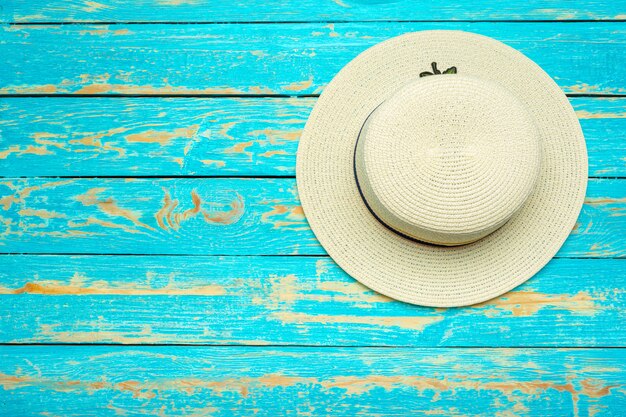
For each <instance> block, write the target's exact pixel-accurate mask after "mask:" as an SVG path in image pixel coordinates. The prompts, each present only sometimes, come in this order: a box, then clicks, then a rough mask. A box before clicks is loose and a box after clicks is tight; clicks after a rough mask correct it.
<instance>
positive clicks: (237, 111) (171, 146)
mask: <svg viewBox="0 0 626 417" xmlns="http://www.w3.org/2000/svg"><path fill="white" fill-rule="evenodd" d="M315 100H316V99H315V98H159V97H150V98H145V97H144V98H120V97H98V98H84V97H77V98H76V97H38V98H16V97H10V98H0V129H2V139H1V140H0V174H2V175H4V176H145V175H160V176H175V175H211V176H231V175H237V176H251V177H253V176H267V175H272V176H294V175H295V156H296V151H297V147H298V139H299V138H300V134H301V132H302V129H303V127H304V124H305V122H306V120H307V118H308V115H309V113H310V111H311V109H312V108H313V105H314V104H315ZM570 102H571V104H572V106H573V107H574V109H575V110H576V112H577V115H578V117H579V119H580V123H581V125H582V128H583V132H584V134H585V139H586V141H587V147H588V153H589V175H590V176H592V177H596V178H598V177H626V99H624V98H581V97H577V98H571V99H570Z"/></svg>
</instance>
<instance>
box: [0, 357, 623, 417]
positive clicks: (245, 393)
mask: <svg viewBox="0 0 626 417" xmlns="http://www.w3.org/2000/svg"><path fill="white" fill-rule="evenodd" d="M625 366H626V350H624V349H550V350H544V349H517V350H510V349H442V348H425V349H384V348H324V349H320V348H317V349H316V348H278V347H273V348H253V349H252V348H232V347H231V348H220V347H184V346H178V347H133V348H120V347H106V346H63V347H59V346H25V347H2V348H0V385H1V386H3V387H4V389H2V390H0V404H3V406H4V410H5V411H6V412H7V413H8V415H20V416H41V415H44V416H58V415H62V416H65V417H70V416H79V415H80V416H83V415H85V414H89V415H98V416H119V415H167V416H206V415H211V416H233V415H235V416H244V415H245V416H247V415H258V416H277V415H280V416H283V415H284V416H286V415H315V416H338V415H341V416H355V415H368V416H371V415H376V416H406V415H414V416H432V415H444V416H453V417H454V416H457V417H461V416H494V415H499V416H522V415H523V416H541V417H545V416H598V415H602V416H614V417H619V416H621V415H622V412H623V410H624V409H626V383H625V381H624V372H625V371H626V369H625Z"/></svg>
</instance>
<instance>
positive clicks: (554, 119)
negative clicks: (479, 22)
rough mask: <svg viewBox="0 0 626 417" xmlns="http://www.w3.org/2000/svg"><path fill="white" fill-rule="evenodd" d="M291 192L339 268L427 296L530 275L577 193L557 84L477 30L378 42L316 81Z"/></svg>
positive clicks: (436, 299) (490, 289) (475, 293)
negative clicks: (324, 82) (320, 85)
mask: <svg viewBox="0 0 626 417" xmlns="http://www.w3.org/2000/svg"><path fill="white" fill-rule="evenodd" d="M296 178H297V185H298V194H299V196H300V200H301V202H302V207H303V209H304V213H305V216H306V218H307V220H308V222H309V224H310V226H311V229H312V230H313V232H314V233H315V236H316V237H317V239H318V240H319V242H320V243H321V245H322V246H323V247H324V249H325V250H326V251H327V252H328V254H329V255H330V256H331V257H332V259H333V260H334V261H335V262H336V263H337V264H338V265H339V266H340V267H341V268H343V269H344V270H345V271H346V272H347V273H348V274H349V275H351V276H352V277H354V278H355V279H357V280H358V281H360V282H361V283H363V284H364V285H366V286H367V287H369V288H371V289H373V290H375V291H377V292H379V293H382V294H384V295H386V296H389V297H392V298H395V299H398V300H401V301H405V302H408V303H413V304H419V305H425V306H438V307H448V306H463V305H470V304H474V303H478V302H482V301H485V300H489V299H491V298H493V297H496V296H498V295H501V294H503V293H505V292H507V291H509V290H511V289H512V288H514V287H516V286H518V285H519V284H521V283H523V282H524V281H526V280H527V279H529V278H530V277H532V276H533V275H534V274H535V273H537V272H538V271H539V270H540V269H541V268H542V267H543V266H544V265H545V264H546V263H547V262H548V261H549V260H550V259H551V258H552V257H553V256H554V255H555V254H556V253H557V251H558V250H559V248H560V247H561V245H562V244H563V242H564V241H565V239H566V238H567V236H568V235H569V233H570V231H571V230H572V228H573V226H574V224H575V222H576V218H577V217H578V214H579V212H580V209H581V207H582V204H583V200H584V196H585V189H586V185H587V151H586V148H585V141H584V137H583V134H582V131H581V128H580V125H579V123H578V119H577V118H576V115H575V113H574V110H573V109H572V107H571V105H570V104H569V101H568V99H567V97H566V96H565V94H563V92H562V91H561V90H560V88H559V87H558V86H557V85H556V84H555V83H554V81H552V79H551V78H550V76H548V75H547V74H546V73H545V72H544V71H543V70H542V69H541V68H540V67H539V66H538V65H537V64H535V63H534V62H533V61H531V60H530V59H529V58H527V57H526V56H524V55H523V54H522V53H520V52H519V51H516V50H515V49H513V48H511V47H509V46H507V45H505V44H503V43H501V42H499V41H496V40H494V39H491V38H489V37H486V36H483V35H478V34H475V33H469V32H464V31H450V30H429V31H422V32H415V33H408V34H405V35H402V36H398V37H395V38H392V39H389V40H387V41H384V42H382V43H379V44H377V45H375V46H373V47H371V48H369V49H367V50H366V51H364V52H363V53H361V54H360V55H358V56H357V57H356V58H354V59H353V60H352V61H351V62H350V63H348V64H347V65H346V66H345V67H344V68H343V69H342V70H341V71H340V72H339V73H338V74H337V75H336V76H335V78H334V79H333V80H332V81H331V82H330V84H328V86H327V87H326V88H325V89H324V92H323V93H322V94H321V96H320V98H319V99H318V101H317V103H316V105H315V107H314V109H313V111H312V112H311V115H310V117H309V119H308V121H307V124H306V126H305V128H304V132H303V134H302V138H301V140H300V145H299V148H298V154H297V168H296Z"/></svg>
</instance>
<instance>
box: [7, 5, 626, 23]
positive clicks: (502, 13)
mask: <svg viewBox="0 0 626 417" xmlns="http://www.w3.org/2000/svg"><path fill="white" fill-rule="evenodd" d="M469 5H470V3H467V2H465V1H459V0H454V1H445V2H444V1H438V2H420V3H419V5H417V4H416V3H415V2H414V1H410V0H395V1H391V0H332V1H331V0H325V1H321V2H320V1H316V0H302V1H298V2H289V4H288V5H287V3H285V2H284V1H281V0H269V1H264V2H263V3H262V5H259V3H257V2H250V1H245V0H239V1H229V2H216V1H211V0H143V1H125V0H100V1H98V2H95V1H80V0H55V1H47V2H35V1H32V0H10V1H8V2H4V4H3V7H2V10H0V13H1V15H0V16H2V21H4V22H98V21H99V22H250V21H256V22H260V21H263V22H285V21H288V22H303V21H329V20H341V21H363V20H366V21H372V20H378V21H381V20H395V21H406V20H496V21H497V20H560V21H564V20H565V21H567V20H615V19H618V20H624V19H626V7H624V5H623V4H620V2H615V1H607V0H584V1H576V2H568V3H564V2H563V1H561V0H549V1H540V0H531V1H524V2H511V1H506V0H497V1H489V0H475V1H474V2H472V3H471V7H469Z"/></svg>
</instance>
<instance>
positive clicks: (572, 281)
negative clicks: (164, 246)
mask: <svg viewBox="0 0 626 417" xmlns="http://www.w3.org/2000/svg"><path fill="white" fill-rule="evenodd" d="M623 264H624V261H623V260H616V259H554V260H552V261H551V262H550V263H549V264H548V266H547V267H546V268H544V269H543V270H542V271H541V272H540V273H538V274H537V275H536V276H535V277H533V278H532V279H531V280H530V281H527V282H526V283H525V284H523V285H522V286H520V287H518V288H517V289H516V290H514V291H512V292H510V293H508V294H505V295H504V296H501V297H498V298H496V299H494V300H491V301H489V302H486V303H483V304H480V305H478V306H473V307H465V308H448V309H443V308H440V309H433V308H427V307H419V306H413V305H409V304H405V303H401V302H398V301H394V300H391V299H389V298H387V297H384V296H381V295H379V294H377V293H375V292H373V291H371V290H369V289H367V288H366V287H364V286H363V285H361V284H359V283H358V282H357V281H355V280H354V279H352V278H351V277H349V276H348V275H347V274H345V273H344V272H343V271H342V270H341V269H340V268H339V267H338V266H336V264H335V263H334V262H333V261H332V260H331V259H330V258H327V257H300V256H290V257H273V256H270V257H267V256H265V257H263V256H261V257H258V256H256V257H238V256H229V257H211V256H208V257H206V256H205V257H198V256H196V257H194V256H32V255H31V256H26V255H19V256H16V255H14V256H6V255H5V256H0V283H1V285H0V323H1V324H0V343H122V344H155V343H157V344H163V343H179V344H180V343H183V344H218V345H224V344H230V345H240V344H245V345H268V344H271V345H326V346H372V345H375V346H421V347H428V346H495V347H528V346H622V347H624V346H626V322H625V321H624V319H623V312H624V310H625V307H626V292H625V291H624V288H626V275H625V274H623V268H624V266H623ZM35 306H36V307H35Z"/></svg>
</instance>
